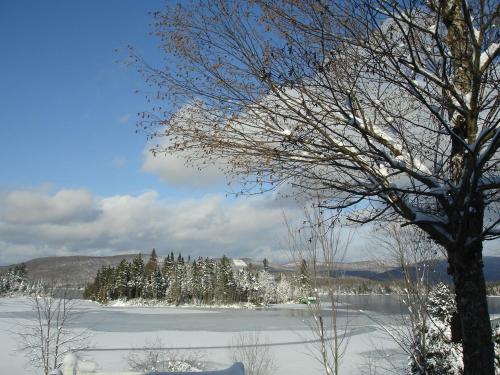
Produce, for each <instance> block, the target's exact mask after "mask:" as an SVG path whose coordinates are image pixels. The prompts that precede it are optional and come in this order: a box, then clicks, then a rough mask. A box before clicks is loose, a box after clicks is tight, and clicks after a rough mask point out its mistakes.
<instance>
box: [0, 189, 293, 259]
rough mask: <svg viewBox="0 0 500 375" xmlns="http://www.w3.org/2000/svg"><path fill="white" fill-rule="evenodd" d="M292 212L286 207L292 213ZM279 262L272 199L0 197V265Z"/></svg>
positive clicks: (282, 234)
mask: <svg viewBox="0 0 500 375" xmlns="http://www.w3.org/2000/svg"><path fill="white" fill-rule="evenodd" d="M288 210H289V208H288ZM153 247H155V248H156V249H157V250H158V251H159V252H160V254H161V253H167V252H170V251H174V252H178V251H181V252H183V254H185V255H191V256H221V255H222V254H226V255H228V256H232V257H236V256H250V257H255V258H256V259H259V258H260V256H261V255H263V256H268V257H269V256H271V257H272V255H274V258H275V259H282V258H283V256H286V255H284V252H283V250H282V249H283V248H284V247H286V228H285V226H284V224H283V209H282V207H281V206H280V205H279V204H277V203H276V201H275V200H274V198H272V197H270V196H269V197H266V196H255V197H248V198H241V199H238V200H227V199H224V197H223V196H221V195H207V196H205V197H203V198H198V199H183V200H168V199H162V198H160V197H159V195H158V194H157V193H156V192H154V191H149V192H145V193H143V194H140V195H135V196H134V195H114V196H109V197H97V196H94V195H92V194H91V193H90V192H89V191H86V190H83V189H79V190H59V191H57V192H55V193H47V192H39V191H10V192H8V193H6V194H3V195H2V196H1V197H0V264H9V263H13V262H18V261H22V260H27V259H30V258H34V257H42V256H53V255H76V254H78V255H111V254H119V253H125V252H143V253H148V252H149V251H150V250H151V249H152V248H153Z"/></svg>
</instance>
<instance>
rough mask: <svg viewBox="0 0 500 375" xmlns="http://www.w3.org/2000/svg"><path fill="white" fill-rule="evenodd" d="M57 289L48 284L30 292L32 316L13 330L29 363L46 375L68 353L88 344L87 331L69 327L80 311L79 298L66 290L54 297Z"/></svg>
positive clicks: (56, 366) (86, 346) (19, 348)
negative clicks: (70, 294) (71, 297)
mask: <svg viewBox="0 0 500 375" xmlns="http://www.w3.org/2000/svg"><path fill="white" fill-rule="evenodd" d="M55 291H56V289H55V288H52V287H51V288H48V287H45V288H42V289H41V290H39V291H38V292H37V293H35V294H34V295H32V296H30V297H29V306H30V309H31V313H32V316H31V320H29V321H28V322H26V323H24V322H23V323H20V326H19V328H18V330H17V331H15V332H14V334H15V335H16V336H17V337H18V339H19V346H18V350H19V351H21V352H23V353H25V354H26V356H27V358H28V365H30V366H33V367H38V368H41V369H42V370H43V373H44V374H45V375H47V374H48V373H49V371H51V370H53V369H57V368H59V367H60V366H61V364H62V362H63V359H64V357H65V356H66V355H67V354H68V353H71V352H78V351H80V350H82V349H85V348H88V338H89V334H88V332H87V331H86V330H77V329H73V328H71V327H70V325H71V324H72V323H73V322H74V320H75V318H76V317H77V316H78V315H79V313H78V311H77V306H78V304H77V300H74V299H69V298H68V297H67V294H66V292H65V291H60V296H58V297H55Z"/></svg>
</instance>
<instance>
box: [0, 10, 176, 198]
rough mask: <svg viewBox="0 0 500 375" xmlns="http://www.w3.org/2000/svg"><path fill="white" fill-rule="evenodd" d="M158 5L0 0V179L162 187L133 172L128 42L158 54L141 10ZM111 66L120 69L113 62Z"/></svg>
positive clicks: (137, 160)
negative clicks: (0, 170)
mask: <svg viewBox="0 0 500 375" xmlns="http://www.w3.org/2000/svg"><path fill="white" fill-rule="evenodd" d="M161 4H162V3H161V2H160V1H123V0H121V1H49V2H39V1H29V2H28V1H3V2H2V3H1V5H0V30H1V31H0V42H1V43H2V46H3V53H2V55H3V57H2V62H1V66H2V69H1V70H0V81H1V82H2V86H3V89H2V90H1V91H0V101H1V103H2V108H3V109H2V111H1V112H0V123H1V127H0V137H1V139H2V147H1V148H0V160H2V162H3V168H2V171H3V173H1V174H0V183H1V184H2V185H7V186H14V187H18V186H33V185H39V184H45V183H49V184H53V185H54V187H56V188H57V187H65V188H77V187H78V188H79V187H86V188H88V189H91V190H92V191H93V192H94V193H96V194H101V195H108V194H116V193H134V192H135V193H137V192H140V191H142V190H144V189H155V190H160V191H162V192H165V193H168V194H176V193H178V192H177V191H175V190H168V189H166V188H165V185H164V184H161V183H160V182H159V181H158V179H157V178H155V177H154V176H151V175H148V174H146V173H142V172H141V171H140V165H141V158H142V153H141V151H142V149H143V147H144V143H145V138H144V136H141V135H137V134H135V132H134V131H135V126H134V123H135V119H136V114H137V112H139V111H141V110H144V109H146V106H145V101H144V96H143V95H142V94H135V93H134V91H135V90H142V89H144V84H143V81H142V79H141V78H140V77H139V76H138V74H136V73H135V71H134V69H133V68H130V67H126V66H125V64H124V63H123V62H124V60H125V59H126V57H127V53H126V46H127V44H132V45H134V46H136V47H137V49H138V50H139V51H140V52H141V53H142V54H144V55H145V56H146V57H149V58H152V59H154V58H155V56H157V55H158V54H159V52H158V50H157V49H156V48H155V43H156V41H155V40H154V39H153V38H151V37H150V36H149V35H148V32H149V22H150V17H149V15H148V11H151V10H153V9H155V8H158V7H161ZM117 61H119V63H117Z"/></svg>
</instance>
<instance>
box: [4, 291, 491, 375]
mask: <svg viewBox="0 0 500 375" xmlns="http://www.w3.org/2000/svg"><path fill="white" fill-rule="evenodd" d="M342 302H343V303H342V307H341V309H340V310H339V312H338V321H339V326H341V327H346V331H347V336H349V343H348V346H347V352H346V355H345V357H344V359H343V365H342V367H343V368H344V373H346V374H361V373H363V372H362V368H363V366H364V365H367V363H368V362H369V358H370V357H372V356H373V355H374V354H375V353H377V350H380V349H381V348H385V349H386V353H388V354H395V353H396V350H395V349H396V345H395V344H394V343H393V342H391V340H388V338H387V336H386V335H384V332H383V330H382V329H381V327H380V325H379V324H377V323H376V322H384V324H387V325H393V326H394V325H395V326H397V325H398V324H400V322H401V314H404V312H405V309H404V307H403V306H401V304H400V303H399V301H398V300H397V299H396V298H395V297H393V296H343V297H342ZM78 310H79V312H81V315H79V316H78V318H77V319H76V321H75V323H74V325H73V328H75V329H87V330H89V331H90V333H91V342H92V344H93V348H92V350H90V351H88V352H86V357H87V358H88V360H91V361H93V362H95V363H97V364H98V366H99V369H101V370H106V371H117V370H125V369H127V362H126V357H127V354H128V352H129V350H130V349H133V348H137V347H141V346H143V345H144V344H145V340H146V339H152V338H161V339H162V341H163V343H164V345H165V346H166V347H169V348H182V349H183V350H196V351H198V352H201V353H202V354H203V355H204V357H205V360H206V361H207V362H208V365H209V366H211V367H212V368H223V367H225V366H227V365H228V364H229V363H230V360H229V356H228V349H227V346H228V344H229V343H230V342H231V340H232V339H233V338H234V337H235V336H236V335H237V334H238V333H239V332H246V331H259V332H261V333H262V335H263V336H265V337H266V338H267V339H268V340H269V342H270V343H272V346H270V347H269V350H272V351H273V352H274V354H275V356H276V360H277V365H278V371H277V372H276V374H277V375H280V374H283V375H284V374H297V375H298V374H305V373H307V374H315V373H316V374H321V373H322V372H321V370H320V368H319V365H318V363H317V362H316V361H315V360H314V358H312V356H311V352H310V350H311V349H312V348H314V347H315V346H314V343H310V344H307V343H305V342H307V341H310V340H313V339H314V337H312V336H311V332H310V325H311V317H310V313H309V311H308V308H307V306H305V305H275V306H272V307H271V308H269V309H262V310H247V309H216V308H186V307H179V308H170V307H103V306H100V305H97V304H94V303H91V302H88V301H81V303H80V304H79V306H78ZM360 310H362V311H360ZM490 310H491V312H492V313H493V314H500V298H493V299H490ZM327 312H328V310H325V311H324V313H325V314H327ZM26 319H31V315H30V311H29V308H28V307H27V306H26V299H23V298H2V299H0V330H2V335H1V340H0V361H1V363H2V364H3V365H2V373H5V374H22V373H23V372H24V370H23V365H24V363H25V359H24V358H22V356H21V354H20V353H18V352H16V351H15V350H14V349H15V347H16V342H15V336H13V335H12V334H11V333H10V331H12V330H15V329H16V326H17V325H18V324H19V323H20V322H21V323H22V322H23V321H25V320H26ZM375 348H376V349H377V350H375ZM378 355H380V352H378ZM395 358H396V359H395V360H396V361H397V360H399V361H401V360H403V361H404V357H402V356H401V355H399V356H398V355H397V354H396V357H395ZM29 372H30V373H32V374H33V373H36V372H34V371H33V369H30V371H29Z"/></svg>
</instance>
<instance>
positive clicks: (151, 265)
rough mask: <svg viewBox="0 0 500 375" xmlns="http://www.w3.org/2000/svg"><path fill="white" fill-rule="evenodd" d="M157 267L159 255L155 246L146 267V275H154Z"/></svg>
mask: <svg viewBox="0 0 500 375" xmlns="http://www.w3.org/2000/svg"><path fill="white" fill-rule="evenodd" d="M156 267H158V256H157V255H156V250H155V249H154V248H153V250H152V251H151V255H150V257H149V260H148V262H147V263H146V266H145V267H144V272H145V276H149V275H152V274H153V273H154V272H155V270H156Z"/></svg>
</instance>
